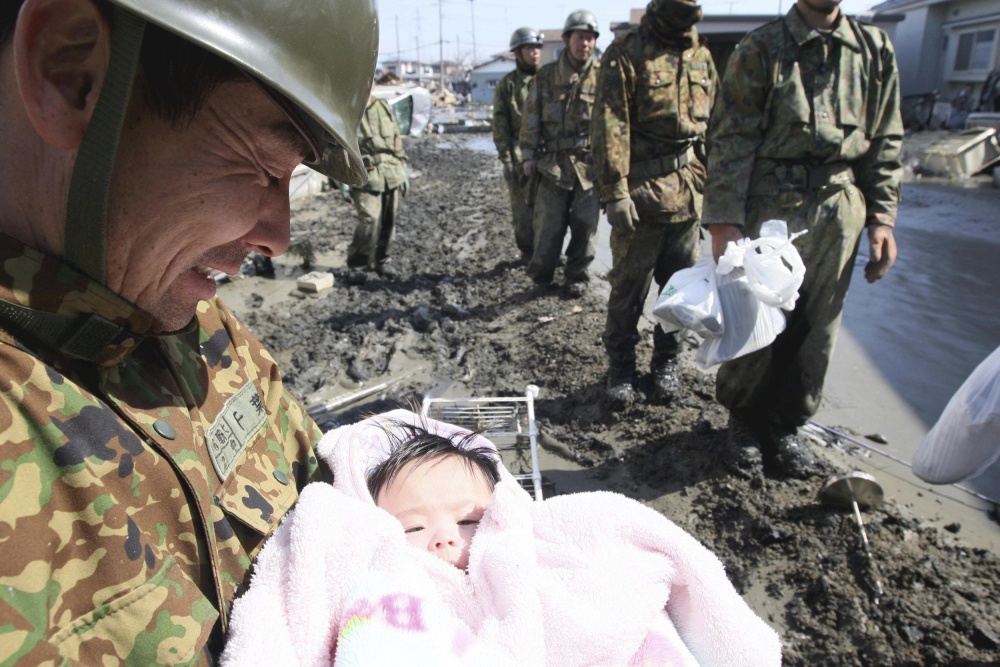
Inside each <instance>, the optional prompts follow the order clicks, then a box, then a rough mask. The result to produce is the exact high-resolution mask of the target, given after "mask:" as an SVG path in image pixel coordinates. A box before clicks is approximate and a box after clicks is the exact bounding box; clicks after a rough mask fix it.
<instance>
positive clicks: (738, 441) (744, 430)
mask: <svg viewBox="0 0 1000 667" xmlns="http://www.w3.org/2000/svg"><path fill="white" fill-rule="evenodd" d="M761 430H762V429H761V426H760V424H759V422H758V421H756V420H754V419H751V418H750V416H749V415H746V414H744V413H741V412H730V413H729V429H728V433H727V435H728V443H727V444H728V447H727V449H726V467H727V468H729V470H730V472H732V473H734V474H736V475H738V476H740V477H744V478H747V479H749V478H752V477H762V476H763V474H764V454H763V445H762V443H761Z"/></svg>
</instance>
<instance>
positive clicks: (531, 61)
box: [517, 44, 542, 65]
mask: <svg viewBox="0 0 1000 667" xmlns="http://www.w3.org/2000/svg"><path fill="white" fill-rule="evenodd" d="M517 54H518V57H519V58H520V59H521V62H522V63H524V64H525V65H538V63H540V62H541V61H542V47H540V46H538V45H537V44H528V45H527V46H522V47H521V48H519V49H518V50H517Z"/></svg>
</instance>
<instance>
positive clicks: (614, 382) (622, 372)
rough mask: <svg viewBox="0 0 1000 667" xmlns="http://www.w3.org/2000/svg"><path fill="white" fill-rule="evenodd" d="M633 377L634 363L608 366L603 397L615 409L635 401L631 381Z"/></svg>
mask: <svg viewBox="0 0 1000 667" xmlns="http://www.w3.org/2000/svg"><path fill="white" fill-rule="evenodd" d="M634 377H635V362H634V361H633V362H631V363H616V362H613V361H612V362H610V364H609V365H608V377H607V380H606V383H605V385H604V396H605V397H606V398H607V399H608V401H609V402H610V403H611V404H612V405H614V406H615V407H623V406H626V405H629V404H631V403H632V402H633V401H635V388H634V387H633V386H632V380H633V379H634Z"/></svg>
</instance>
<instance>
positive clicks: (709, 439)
mask: <svg viewBox="0 0 1000 667" xmlns="http://www.w3.org/2000/svg"><path fill="white" fill-rule="evenodd" d="M444 141H445V139H444V138H442V137H434V136H429V137H423V138H419V139H415V140H411V141H409V143H408V145H407V150H408V152H409V153H410V156H411V165H412V168H414V169H416V170H418V171H419V172H420V176H419V178H414V179H413V186H412V190H411V193H410V195H409V196H408V198H407V199H405V200H404V203H403V210H402V213H401V222H400V224H399V229H398V233H397V239H396V250H395V252H394V255H393V262H394V264H395V266H396V267H397V268H398V269H399V271H400V274H401V277H400V279H399V280H396V281H387V280H383V279H382V278H381V277H379V276H377V275H375V274H371V275H369V276H368V279H367V280H366V281H365V282H364V283H363V284H360V285H349V284H348V281H347V280H346V278H347V276H346V275H345V274H344V272H342V271H339V270H335V273H337V274H338V275H337V281H336V285H335V286H334V288H333V289H332V290H329V291H327V292H324V293H322V294H321V295H320V296H318V297H314V298H306V299H301V300H290V301H285V302H282V303H279V304H277V305H274V306H270V305H265V306H264V307H261V308H258V309H254V310H252V311H250V313H249V314H248V316H247V317H245V318H244V319H245V320H246V321H247V323H248V324H249V325H250V326H251V327H252V328H253V329H254V330H255V332H256V333H257V334H258V335H259V336H260V337H261V338H262V340H263V341H264V342H265V344H266V345H267V346H268V347H269V348H270V349H271V350H272V351H273V352H274V354H275V356H276V357H277V358H278V360H279V362H280V363H281V366H282V368H283V370H284V373H285V379H286V382H287V383H288V385H289V387H290V388H291V390H292V391H293V393H295V394H296V395H297V396H299V397H300V398H303V399H306V397H309V396H311V395H312V394H313V393H314V392H317V391H319V390H322V389H323V388H324V386H333V385H335V384H336V383H337V382H338V381H340V380H341V379H343V378H350V379H352V380H355V381H358V380H360V381H362V382H364V381H367V380H368V379H369V378H375V377H377V376H379V375H380V374H383V373H385V372H386V370H387V369H389V368H390V367H391V366H392V364H393V363H394V361H393V360H394V358H396V357H397V356H398V355H401V354H404V355H407V357H408V358H419V359H422V360H424V361H425V362H426V363H427V364H429V365H431V366H432V368H433V372H432V375H433V377H435V378H449V379H451V380H455V381H458V382H460V383H461V384H463V385H464V386H465V388H466V389H467V393H468V395H476V394H480V395H482V394H485V395H519V394H521V393H522V392H523V391H524V387H525V385H527V384H529V383H534V384H537V385H539V386H540V387H541V394H540V397H539V400H538V402H537V413H538V416H539V419H540V428H541V430H542V432H543V436H544V438H543V441H544V444H545V445H546V446H547V447H548V448H549V449H550V451H557V452H560V453H561V454H562V455H563V456H565V457H567V458H571V459H573V460H574V461H576V462H577V463H579V464H581V465H583V466H585V467H586V468H587V472H586V474H587V475H588V476H589V477H591V478H592V479H594V480H598V481H599V482H600V483H601V484H602V485H604V486H605V487H606V488H609V489H611V490H615V491H619V492H621V493H624V494H626V495H629V496H632V497H635V498H638V499H640V500H642V501H644V502H646V503H648V504H649V505H651V506H652V507H654V508H656V509H658V510H659V511H661V512H663V513H664V514H665V515H666V516H667V517H669V518H670V519H671V520H673V521H674V522H676V523H677V524H678V525H680V526H682V527H684V528H685V529H686V530H688V531H689V532H691V533H692V534H694V535H695V536H696V537H697V538H698V539H700V540H701V541H702V542H703V543H704V544H705V545H706V546H708V547H709V548H711V549H712V550H713V551H714V552H715V553H716V554H717V555H718V556H719V558H721V559H722V561H723V562H724V563H725V565H726V568H727V571H728V573H729V576H730V578H731V579H732V581H733V583H734V584H735V585H736V587H737V588H738V589H739V590H740V591H741V592H742V593H744V594H745V596H746V598H747V600H748V602H750V604H751V605H752V606H753V607H754V608H755V609H756V610H757V612H758V613H759V614H761V616H763V617H764V618H765V619H766V620H768V621H769V622H770V623H772V624H773V625H774V626H775V627H776V628H778V629H779V630H780V631H781V633H782V640H783V642H784V645H785V649H784V656H785V660H784V662H785V664H787V665H791V666H799V665H802V666H805V665H837V666H839V665H844V666H847V665H851V666H853V665H891V666H896V665H898V666H903V665H967V666H971V665H978V666H985V665H1000V659H998V656H1000V592H998V590H997V582H998V580H1000V560H998V558H997V556H996V555H995V554H993V553H991V552H988V551H983V550H977V549H972V548H969V547H967V546H964V545H963V543H962V540H961V536H960V532H959V534H958V535H956V534H953V533H952V532H949V531H941V530H938V529H937V528H935V527H932V526H930V525H929V524H928V523H926V522H924V521H923V519H922V518H921V517H919V516H914V515H913V514H912V512H911V511H910V510H909V509H908V508H907V507H905V506H901V505H900V504H898V503H897V502H895V501H894V500H892V499H889V500H888V501H887V502H886V504H884V505H883V506H882V507H881V508H880V509H878V510H875V511H869V512H866V514H865V522H866V526H867V530H868V537H869V540H870V542H871V548H872V551H873V554H874V558H875V561H876V562H877V564H878V566H879V568H880V574H881V579H882V581H883V583H884V586H885V589H886V595H885V596H884V597H882V598H881V599H880V600H877V601H876V596H875V586H874V580H875V576H876V573H875V572H874V571H873V570H872V568H871V566H870V565H869V562H868V560H867V559H866V558H865V555H864V552H863V550H862V548H861V540H860V534H859V531H858V529H857V526H856V524H855V523H854V520H853V517H852V515H851V514H849V513H843V512H839V511H833V510H830V509H828V508H826V507H824V506H821V505H820V504H819V503H818V502H817V500H816V495H817V491H818V489H819V486H820V485H821V483H822V481H823V479H824V478H825V475H821V476H817V477H814V478H812V479H809V480H805V481H799V480H794V479H783V478H780V477H777V476H775V475H771V474H769V473H768V472H765V471H762V470H760V469H759V468H758V469H753V470H750V471H743V472H741V471H737V474H733V472H731V468H730V467H729V466H727V461H726V457H725V456H724V452H725V424H726V419H727V415H726V411H725V410H724V409H723V408H722V407H721V406H719V405H718V404H717V403H716V402H715V401H714V399H713V396H714V381H713V378H712V377H711V376H706V375H704V374H702V373H700V372H699V371H698V370H697V369H695V368H694V367H693V366H689V367H687V368H685V370H684V373H683V375H684V380H685V386H686V389H687V391H686V393H685V395H684V397H683V398H682V399H681V400H680V401H679V403H678V404H677V405H675V406H673V407H670V408H666V407H661V406H657V405H652V404H650V403H648V402H647V401H646V400H645V395H646V394H651V392H649V382H650V379H649V377H648V374H645V373H644V374H643V375H642V377H641V378H640V389H641V390H642V391H641V394H642V396H641V400H640V401H639V402H637V403H636V404H635V405H633V406H631V407H629V408H627V409H625V410H621V411H613V410H610V409H609V408H608V407H607V406H605V405H604V404H603V403H602V401H601V385H602V381H603V374H604V371H605V369H606V362H605V358H604V354H603V348H602V346H601V341H600V334H601V330H602V328H603V324H604V305H605V304H604V300H603V299H604V298H605V297H604V296H603V295H605V294H606V290H602V289H600V284H599V283H600V282H602V281H601V280H600V279H598V278H595V285H594V289H592V291H591V293H590V294H588V295H587V296H585V297H584V298H582V299H578V300H573V299H567V298H565V297H564V296H563V295H562V293H561V292H559V291H553V292H551V293H548V294H545V295H542V296H534V297H533V296H530V295H529V289H530V287H531V283H530V281H529V280H528V279H527V278H526V277H525V275H524V273H523V270H522V268H521V267H519V266H518V264H517V262H516V256H517V252H516V249H515V247H514V243H513V236H512V232H511V229H510V224H509V222H508V209H507V201H506V192H505V190H504V188H503V183H502V181H501V179H500V172H499V168H498V166H497V165H496V161H495V160H494V159H492V157H491V156H489V155H486V154H482V153H476V152H471V151H466V150H463V149H460V148H451V149H442V148H441V143H442V142H444ZM353 224H354V220H353V212H352V209H351V207H350V205H349V204H347V203H346V202H344V201H342V200H341V199H340V198H339V196H338V195H336V194H335V193H330V194H325V195H321V196H319V197H317V198H314V199H312V200H309V201H308V202H307V203H305V204H303V205H301V206H299V207H298V210H297V212H296V215H295V221H294V223H293V234H294V235H295V237H296V238H297V239H309V240H311V241H312V242H313V244H314V246H315V247H316V248H317V249H318V250H320V251H341V252H342V251H343V250H344V249H346V246H347V243H348V241H349V239H350V234H351V230H352V228H353ZM558 278H560V276H559V275H558V274H557V279H558ZM649 353H650V346H649V342H648V341H645V342H644V343H643V344H642V345H640V349H639V358H640V368H641V369H643V370H646V369H648V363H649ZM433 384H434V381H433V380H420V381H413V382H410V383H409V384H407V383H403V384H401V385H397V386H395V387H393V388H391V389H390V390H388V392H386V393H383V394H381V395H379V396H377V397H376V400H374V401H373V402H370V403H367V404H365V405H363V406H361V407H355V408H354V409H352V410H351V411H350V412H348V413H346V414H344V413H342V414H340V415H332V416H327V417H324V418H322V419H321V420H320V422H321V425H323V426H324V427H326V428H329V427H332V426H334V425H335V424H336V423H337V421H347V420H350V419H353V418H354V417H356V416H357V415H358V414H359V412H360V411H362V410H364V411H371V410H381V409H384V408H388V407H392V406H394V405H398V404H400V403H406V402H407V401H419V400H420V399H421V398H422V396H423V394H424V393H425V392H427V391H428V390H430V389H431V387H432V385H433ZM810 446H811V447H812V449H813V451H814V452H815V453H816V454H817V455H818V456H820V457H821V458H822V459H823V460H824V462H825V463H824V465H825V466H826V470H825V473H828V474H830V475H832V474H835V473H838V472H843V471H844V470H846V469H843V468H841V467H839V464H837V463H835V461H837V460H842V459H838V458H836V457H827V456H826V453H827V452H826V451H824V448H823V447H822V446H821V445H820V444H819V443H816V442H813V443H811V445H810ZM556 490H557V491H558V489H556ZM952 530H955V531H960V527H957V526H953V527H952Z"/></svg>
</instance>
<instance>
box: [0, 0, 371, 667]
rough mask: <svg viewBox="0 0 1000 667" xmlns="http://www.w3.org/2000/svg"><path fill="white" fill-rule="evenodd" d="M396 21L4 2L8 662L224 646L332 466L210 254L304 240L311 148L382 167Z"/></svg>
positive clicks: (250, 4) (357, 171) (144, 661)
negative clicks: (387, 38)
mask: <svg viewBox="0 0 1000 667" xmlns="http://www.w3.org/2000/svg"><path fill="white" fill-rule="evenodd" d="M377 34H378V32H377V22H376V14H375V8H374V3H373V2H371V1H370V0H317V1H316V2H311V3H307V4H304V5H301V6H298V7H297V9H296V10H295V11H288V8H287V7H286V5H285V4H284V3H274V2H268V1H266V0H211V1H208V0H183V1H181V0H157V1H156V2H149V1H148V0H110V1H108V2H101V3H96V2H93V1H92V0H14V1H11V2H6V3H3V7H2V8H0V115H2V122H3V126H4V128H5V131H4V132H3V133H2V134H0V151H2V153H3V154H4V155H6V156H16V159H13V158H12V159H8V160H5V161H4V163H3V166H2V167H0V171H2V178H0V489H3V491H2V492H0V647H2V650H0V655H2V658H0V662H4V663H5V664H19V665H36V664H58V665H104V664H135V665H154V664H185V665H207V664H212V663H213V661H214V659H215V657H216V656H217V655H218V653H219V650H220V648H221V645H222V642H223V639H224V633H225V630H226V627H227V624H228V622H229V610H230V606H231V604H232V602H233V599H234V597H235V596H236V595H237V594H239V592H240V591H241V590H242V589H243V587H244V586H245V585H246V584H247V583H248V576H249V572H250V569H251V567H252V564H253V561H254V559H255V558H256V556H257V554H258V551H259V550H260V548H261V545H262V544H263V542H264V540H265V538H266V537H267V536H268V535H269V534H270V533H271V532H272V531H273V530H274V529H275V528H276V527H277V525H278V523H279V522H280V521H281V519H282V517H283V516H284V515H285V513H286V512H288V510H289V508H290V507H291V506H292V504H293V503H294V502H295V500H296V498H297V497H298V493H299V490H300V489H301V488H302V487H303V485H305V484H306V483H307V482H308V481H310V480H312V479H314V478H317V477H318V476H320V474H321V473H322V471H321V470H320V468H319V464H318V462H317V459H316V456H315V453H314V450H313V445H314V443H315V442H317V440H318V438H319V436H320V433H319V430H318V429H317V428H316V425H315V424H314V423H313V422H312V420H311V419H310V418H309V417H308V416H307V414H306V413H305V411H304V410H303V408H302V406H301V405H300V404H299V403H298V402H297V401H296V400H295V399H294V398H292V397H291V396H290V395H289V394H288V392H287V391H285V390H284V388H283V385H282V381H281V373H280V372H279V370H278V368H277V366H276V364H275V362H274V359H273V358H272V357H271V356H270V354H268V352H267V351H266V350H265V349H264V348H263V347H262V346H261V345H260V343H259V342H258V341H257V340H256V339H255V338H254V337H253V336H252V335H251V334H250V333H249V332H248V331H247V329H246V328H245V327H244V326H243V325H242V324H241V323H240V322H239V320H237V319H236V318H235V317H234V316H233V314H232V312H230V311H229V310H228V309H227V308H226V306H225V305H224V304H223V303H222V302H221V301H219V300H218V299H217V298H216V297H215V281H214V280H213V278H212V275H211V274H212V272H213V271H214V270H220V271H224V272H226V273H236V272H238V271H239V267H240V264H241V262H242V260H243V258H244V256H245V255H246V254H247V253H248V252H250V251H257V252H259V253H262V254H264V255H269V256H270V255H276V254H280V253H282V252H283V251H284V250H285V248H286V247H287V245H288V238H289V201H288V196H289V192H288V184H289V180H290V178H291V174H292V170H293V169H294V168H295V167H296V165H298V164H299V163H301V162H303V161H306V162H307V163H308V164H310V165H312V166H314V167H315V168H317V169H319V170H321V171H322V172H323V173H325V174H327V175H328V176H330V177H332V178H335V179H337V180H338V181H341V182H346V183H350V184H352V185H358V186H359V185H361V184H362V183H363V182H364V178H365V169H364V166H363V164H362V161H361V156H360V153H359V152H358V147H357V139H356V128H357V126H358V123H359V121H360V120H361V115H362V113H363V111H364V103H365V92H366V91H368V90H369V89H370V87H371V80H372V76H373V73H374V65H375V57H376V52H377ZM316 45H322V47H321V48H317V47H316ZM331 72H336V76H331V75H330V73H331Z"/></svg>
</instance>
